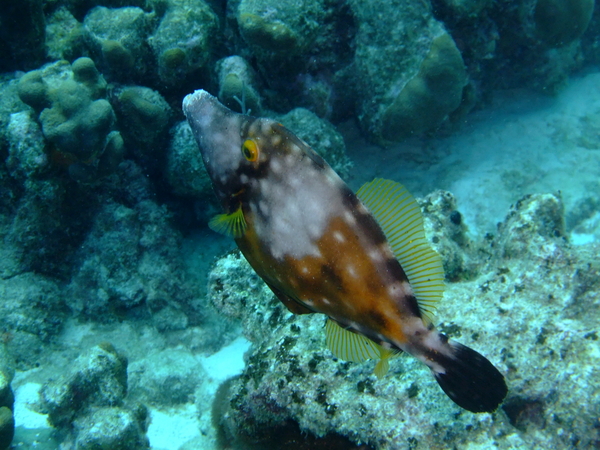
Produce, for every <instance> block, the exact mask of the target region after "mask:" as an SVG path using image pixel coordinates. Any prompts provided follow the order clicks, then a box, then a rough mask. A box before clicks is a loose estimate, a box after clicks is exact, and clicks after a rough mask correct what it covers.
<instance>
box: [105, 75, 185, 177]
mask: <svg viewBox="0 0 600 450" xmlns="http://www.w3.org/2000/svg"><path fill="white" fill-rule="evenodd" d="M110 102H111V104H112V106H113V108H114V110H115V113H116V115H117V120H118V123H119V129H120V130H121V134H122V136H123V141H124V142H125V145H126V146H127V148H129V149H131V151H132V153H133V156H134V158H135V160H136V161H137V162H138V163H139V164H141V165H142V166H143V167H145V168H146V169H147V170H156V168H157V167H158V166H159V165H160V164H161V163H162V162H163V155H164V149H165V147H166V145H167V140H168V131H169V123H170V120H171V117H172V115H173V111H172V110H171V107H170V106H169V104H168V103H167V101H166V100H165V99H164V98H163V96H162V95H160V94H159V93H158V92H156V91H154V90H152V89H150V88H147V87H143V86H123V87H118V88H114V89H113V90H112V92H111V95H110Z"/></svg>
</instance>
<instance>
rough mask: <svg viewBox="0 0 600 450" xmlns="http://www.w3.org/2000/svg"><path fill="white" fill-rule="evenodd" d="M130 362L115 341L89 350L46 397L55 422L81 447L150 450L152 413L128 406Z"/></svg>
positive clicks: (45, 407) (52, 384)
mask: <svg viewBox="0 0 600 450" xmlns="http://www.w3.org/2000/svg"><path fill="white" fill-rule="evenodd" d="M126 394H127V358H126V357H125V356H123V355H122V354H120V353H119V352H118V351H117V350H116V349H115V348H114V347H113V346H112V344H110V343H103V344H100V345H97V346H96V347H93V348H91V349H89V351H88V352H86V353H84V354H82V355H81V356H79V358H77V360H76V361H75V362H74V363H73V366H72V367H70V368H69V369H68V371H67V372H66V373H65V374H63V375H61V376H60V377H59V378H58V379H56V380H51V381H49V382H48V383H47V384H46V385H45V386H44V387H43V388H42V391H41V393H40V395H41V408H42V409H43V410H44V411H45V412H47V413H48V417H49V420H50V421H51V422H52V424H53V425H54V426H55V427H57V428H59V429H61V430H62V431H64V432H65V433H67V434H68V435H69V437H68V438H67V441H70V440H71V441H73V442H74V445H75V448H81V449H86V450H92V449H97V448H114V449H136V450H137V449H147V448H148V439H147V437H146V436H145V432H146V420H147V411H146V408H145V407H144V406H142V405H132V406H126V405H125V404H124V399H125V396H126Z"/></svg>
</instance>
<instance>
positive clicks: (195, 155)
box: [166, 120, 212, 199]
mask: <svg viewBox="0 0 600 450" xmlns="http://www.w3.org/2000/svg"><path fill="white" fill-rule="evenodd" d="M172 134H173V137H172V139H171V142H170V144H169V148H168V149H167V165H166V177H167V182H168V183H169V187H170V189H171V190H172V191H173V192H174V193H175V194H177V195H181V196H191V197H196V198H198V199H204V198H205V197H207V195H210V192H212V184H211V182H210V179H209V178H208V174H207V173H206V169H205V168H204V164H203V163H202V156H201V155H200V152H199V151H198V144H196V141H195V140H194V135H193V134H192V130H191V129H190V125H189V124H188V122H187V120H185V121H183V122H179V123H178V124H177V125H175V126H174V127H173V130H172Z"/></svg>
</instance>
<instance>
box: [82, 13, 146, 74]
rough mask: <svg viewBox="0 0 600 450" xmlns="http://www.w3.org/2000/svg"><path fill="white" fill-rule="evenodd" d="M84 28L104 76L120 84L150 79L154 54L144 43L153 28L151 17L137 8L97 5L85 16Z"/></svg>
mask: <svg viewBox="0 0 600 450" xmlns="http://www.w3.org/2000/svg"><path fill="white" fill-rule="evenodd" d="M83 25H84V27H85V29H86V31H87V32H88V34H89V41H90V42H91V43H90V45H89V47H90V49H91V51H92V53H93V54H94V55H95V58H94V61H96V63H97V65H98V67H99V68H100V69H101V71H102V72H103V73H105V74H110V76H111V79H112V80H114V81H119V82H121V83H131V82H142V81H146V82H150V81H152V80H153V78H154V73H155V70H154V65H153V54H152V49H151V48H150V45H149V44H148V41H147V38H148V36H149V35H150V33H151V32H152V30H153V25H154V23H153V15H152V14H149V13H146V12H144V11H143V10H142V9H140V8H132V7H127V8H115V9H109V8H105V7H102V6H98V7H96V8H94V9H92V10H91V11H90V12H89V13H88V14H86V16H85V19H84V21H83Z"/></svg>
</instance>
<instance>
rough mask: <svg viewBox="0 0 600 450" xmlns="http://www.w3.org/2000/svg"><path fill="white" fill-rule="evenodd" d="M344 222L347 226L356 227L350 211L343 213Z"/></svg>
mask: <svg viewBox="0 0 600 450" xmlns="http://www.w3.org/2000/svg"><path fill="white" fill-rule="evenodd" d="M344 221H345V222H346V223H347V224H348V225H356V219H355V217H354V214H352V211H350V210H347V211H344Z"/></svg>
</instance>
